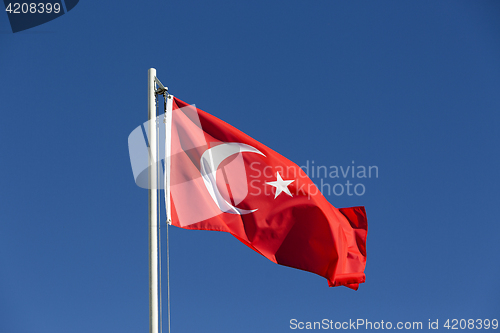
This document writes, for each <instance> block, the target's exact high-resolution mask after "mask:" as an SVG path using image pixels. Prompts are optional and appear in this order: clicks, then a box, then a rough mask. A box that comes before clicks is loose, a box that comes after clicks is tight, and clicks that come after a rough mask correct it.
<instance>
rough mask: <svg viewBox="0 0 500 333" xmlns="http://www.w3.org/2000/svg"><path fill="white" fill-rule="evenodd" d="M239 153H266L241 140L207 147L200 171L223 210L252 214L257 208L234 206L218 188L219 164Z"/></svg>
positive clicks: (202, 157)
mask: <svg viewBox="0 0 500 333" xmlns="http://www.w3.org/2000/svg"><path fill="white" fill-rule="evenodd" d="M238 153H256V154H260V155H262V156H266V155H264V154H263V153H262V152H261V151H259V150H258V149H257V148H254V147H252V146H250V145H247V144H244V143H239V142H229V143H223V144H220V145H218V146H215V147H212V148H210V149H207V150H206V151H205V152H204V153H203V155H201V158H200V173H201V176H202V177H203V182H204V183H205V186H206V188H207V190H208V193H210V196H211V197H212V199H213V200H214V202H215V204H216V205H217V207H219V209H220V210H221V212H224V213H231V214H238V215H243V214H250V213H253V212H255V211H256V210H257V209H253V210H246V209H240V208H237V207H234V206H233V205H231V204H230V203H229V202H227V201H226V200H225V199H224V198H223V197H222V195H221V194H220V192H219V189H218V188H217V169H218V167H219V165H220V164H221V163H222V161H224V160H225V159H226V158H228V157H229V156H231V155H234V154H238Z"/></svg>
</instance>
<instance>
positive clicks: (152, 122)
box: [147, 68, 158, 333]
mask: <svg viewBox="0 0 500 333" xmlns="http://www.w3.org/2000/svg"><path fill="white" fill-rule="evenodd" d="M155 78H156V69H154V68H150V69H149V70H148V120H149V121H148V133H147V134H148V139H149V140H148V141H149V172H148V180H149V182H148V191H149V205H148V208H149V332H150V333H158V232H157V230H158V229H157V192H156V186H157V174H156V170H157V168H156V163H157V160H158V158H157V156H156V150H157V147H156V135H157V133H156V105H155V104H156V103H155V97H156V95H155V94H156V91H155Z"/></svg>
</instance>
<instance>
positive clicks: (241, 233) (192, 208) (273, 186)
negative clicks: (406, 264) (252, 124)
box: [167, 98, 367, 290]
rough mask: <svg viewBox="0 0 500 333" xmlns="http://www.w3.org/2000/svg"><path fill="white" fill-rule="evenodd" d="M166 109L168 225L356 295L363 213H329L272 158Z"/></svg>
mask: <svg viewBox="0 0 500 333" xmlns="http://www.w3.org/2000/svg"><path fill="white" fill-rule="evenodd" d="M172 109H173V110H172V118H171V124H170V127H171V132H170V133H171V138H170V140H171V155H170V162H169V163H170V205H171V209H170V210H171V217H170V218H171V220H172V224H173V225H175V226H177V227H180V228H184V229H202V230H217V231H225V232H229V233H231V234H232V235H233V236H235V237H236V238H238V239H239V240H240V241H241V242H243V243H244V244H245V245H247V246H248V247H250V248H252V249H253V250H255V251H256V252H258V253H260V254H262V255H263V256H265V257H266V258H268V259H269V260H271V261H273V262H275V263H277V264H280V265H285V266H289V267H294V268H298V269H302V270H305V271H309V272H312V273H315V274H318V275H320V276H323V277H325V278H326V279H327V280H328V283H329V285H330V286H331V287H334V286H340V285H343V286H346V287H349V288H352V289H355V290H356V289H357V288H358V285H359V283H363V282H365V274H364V269H365V264H366V234H367V222H366V213H365V209H364V207H353V208H341V209H337V208H335V207H333V206H332V205H331V204H330V203H329V202H328V201H327V200H326V199H325V197H324V196H323V195H322V194H321V193H320V191H319V190H318V188H317V187H316V186H315V185H314V183H313V182H312V181H311V180H310V179H309V177H308V176H307V175H306V174H305V172H304V171H303V170H302V169H301V168H300V167H298V166H297V165H296V164H295V163H293V162H291V161H290V160H288V159H286V158H285V157H283V156H281V155H280V154H278V153H277V152H275V151H273V150H272V149H270V148H268V147H266V146H265V145H263V144H262V143H260V142H258V141H256V140H254V139H252V138H251V137H249V136H248V135H246V134H244V133H243V132H241V131H239V130H238V129H236V128H234V127H232V126H231V125H229V124H227V123H225V122H223V121H222V120H220V119H217V118H216V117H214V116H212V115H210V114H208V113H206V112H204V111H202V110H199V109H197V108H196V107H195V106H193V105H188V104H187V103H185V102H183V101H181V100H179V99H177V98H174V100H173V107H172ZM167 135H168V134H167Z"/></svg>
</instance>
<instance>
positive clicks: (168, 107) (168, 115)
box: [163, 93, 173, 333]
mask: <svg viewBox="0 0 500 333" xmlns="http://www.w3.org/2000/svg"><path fill="white" fill-rule="evenodd" d="M163 96H164V98H165V116H164V117H165V118H164V121H163V122H164V123H165V174H164V177H163V178H164V182H165V187H164V191H163V192H164V194H165V210H166V215H167V216H166V217H167V320H168V333H170V253H169V248H170V242H169V239H168V231H169V229H170V224H171V223H172V220H171V215H170V214H171V211H170V155H171V142H170V141H171V140H170V139H171V133H172V131H171V129H172V103H173V96H172V95H169V94H166V93H164V95H163ZM167 96H168V98H167Z"/></svg>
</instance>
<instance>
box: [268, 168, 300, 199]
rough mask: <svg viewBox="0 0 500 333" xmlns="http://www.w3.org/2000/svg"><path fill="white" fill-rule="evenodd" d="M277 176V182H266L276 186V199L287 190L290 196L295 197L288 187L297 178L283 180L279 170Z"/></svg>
mask: <svg viewBox="0 0 500 333" xmlns="http://www.w3.org/2000/svg"><path fill="white" fill-rule="evenodd" d="M276 178H277V179H276V181H275V182H266V184H268V185H271V186H274V187H276V194H275V195H274V199H276V198H277V197H278V195H280V193H281V192H285V193H286V194H288V195H289V196H291V197H293V195H292V193H290V190H289V189H288V185H290V184H291V183H293V182H294V181H295V180H283V178H281V175H280V173H279V172H277V173H276Z"/></svg>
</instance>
